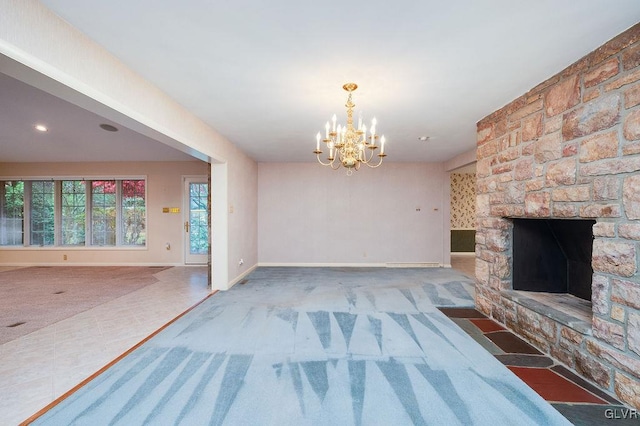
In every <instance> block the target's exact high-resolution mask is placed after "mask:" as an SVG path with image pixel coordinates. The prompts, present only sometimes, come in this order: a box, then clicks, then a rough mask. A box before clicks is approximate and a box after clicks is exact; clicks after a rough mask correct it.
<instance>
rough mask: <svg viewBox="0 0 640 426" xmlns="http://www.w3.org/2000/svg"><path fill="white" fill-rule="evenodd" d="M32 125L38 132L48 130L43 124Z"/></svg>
mask: <svg viewBox="0 0 640 426" xmlns="http://www.w3.org/2000/svg"><path fill="white" fill-rule="evenodd" d="M33 127H35V129H36V130H37V131H39V132H46V131H47V130H49V129H47V126H45V125H44V124H36V125H35V126H33Z"/></svg>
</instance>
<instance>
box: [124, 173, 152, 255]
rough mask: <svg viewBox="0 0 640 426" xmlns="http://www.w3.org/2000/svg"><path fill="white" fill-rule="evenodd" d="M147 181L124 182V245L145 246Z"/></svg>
mask: <svg viewBox="0 0 640 426" xmlns="http://www.w3.org/2000/svg"><path fill="white" fill-rule="evenodd" d="M144 194H145V181H144V180H123V181H122V244H123V245H144V244H145V241H146V236H147V235H146V227H145V213H146V207H145V199H144V197H145V195H144Z"/></svg>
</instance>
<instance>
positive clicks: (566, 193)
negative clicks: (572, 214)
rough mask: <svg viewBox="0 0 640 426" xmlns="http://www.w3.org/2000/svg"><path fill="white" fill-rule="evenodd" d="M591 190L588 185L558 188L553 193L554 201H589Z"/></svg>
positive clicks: (552, 198)
mask: <svg viewBox="0 0 640 426" xmlns="http://www.w3.org/2000/svg"><path fill="white" fill-rule="evenodd" d="M590 199H591V190H590V188H589V186H588V185H575V186H570V187H566V188H556V189H554V190H553V191H551V200H553V201H589V200H590Z"/></svg>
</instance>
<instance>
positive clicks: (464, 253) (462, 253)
mask: <svg viewBox="0 0 640 426" xmlns="http://www.w3.org/2000/svg"><path fill="white" fill-rule="evenodd" d="M475 255H476V252H475V251H452V252H451V256H468V257H471V256H475Z"/></svg>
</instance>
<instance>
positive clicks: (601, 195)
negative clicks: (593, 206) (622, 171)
mask: <svg viewBox="0 0 640 426" xmlns="http://www.w3.org/2000/svg"><path fill="white" fill-rule="evenodd" d="M619 194H620V179H618V178H617V177H611V176H604V177H597V178H594V179H593V199H594V200H596V201H603V200H617V199H618V198H619V197H620V195H619Z"/></svg>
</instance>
